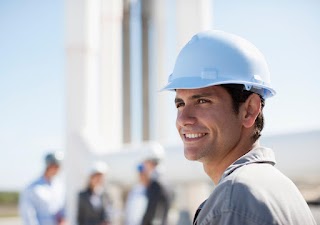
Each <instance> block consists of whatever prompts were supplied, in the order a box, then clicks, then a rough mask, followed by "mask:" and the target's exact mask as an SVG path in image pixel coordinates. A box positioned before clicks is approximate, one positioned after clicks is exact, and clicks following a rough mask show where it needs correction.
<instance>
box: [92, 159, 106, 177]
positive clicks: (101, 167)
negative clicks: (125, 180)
mask: <svg viewBox="0 0 320 225" xmlns="http://www.w3.org/2000/svg"><path fill="white" fill-rule="evenodd" d="M108 169H109V167H108V165H107V163H105V162H103V161H96V162H94V163H93V164H92V166H91V168H90V172H89V173H90V175H93V174H98V173H99V174H105V173H107V172H108Z"/></svg>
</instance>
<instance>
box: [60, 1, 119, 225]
mask: <svg viewBox="0 0 320 225" xmlns="http://www.w3.org/2000/svg"><path fill="white" fill-rule="evenodd" d="M65 4H66V5H65V6H66V14H65V15H66V77H67V81H66V89H67V90H66V93H67V129H66V160H65V168H66V177H67V179H66V186H67V211H68V217H69V221H70V224H71V225H72V224H75V216H76V203H77V194H78V192H79V191H80V189H82V188H83V187H84V185H85V182H86V179H87V175H88V174H87V169H88V167H89V165H90V164H91V162H92V160H93V158H92V157H93V155H94V154H98V153H100V154H101V153H107V152H109V151H110V150H111V149H116V148H117V147H119V146H120V145H121V144H122V101H121V99H122V69H121V65H122V1H118V0H110V1H102V0H67V1H66V3H65Z"/></svg>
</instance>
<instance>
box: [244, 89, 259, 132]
mask: <svg viewBox="0 0 320 225" xmlns="http://www.w3.org/2000/svg"><path fill="white" fill-rule="evenodd" d="M241 111H242V124H243V126H244V127H246V128H250V127H252V126H253V125H254V123H255V120H256V118H257V117H258V115H259V113H260V112H261V100H260V97H259V95H257V94H251V95H250V96H249V97H248V99H247V100H246V101H245V103H244V104H243V105H242V107H241Z"/></svg>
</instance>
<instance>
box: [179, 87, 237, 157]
mask: <svg viewBox="0 0 320 225" xmlns="http://www.w3.org/2000/svg"><path fill="white" fill-rule="evenodd" d="M175 104H176V107H177V111H178V114H177V120H176V127H177V129H178V132H179V134H180V136H181V139H182V141H183V143H184V154H185V157H186V158H187V159H189V160H198V161H201V162H214V161H216V162H217V161H219V160H223V158H224V157H225V156H226V155H227V154H228V153H230V152H231V151H232V150H233V149H234V148H235V147H236V145H237V143H239V140H240V137H241V129H242V125H241V120H240V119H239V116H238V115H236V114H235V113H234V111H233V108H232V99H231V96H230V95H229V94H228V92H227V91H226V90H225V89H224V88H222V87H220V86H211V87H207V88H200V89H178V90H176V99H175Z"/></svg>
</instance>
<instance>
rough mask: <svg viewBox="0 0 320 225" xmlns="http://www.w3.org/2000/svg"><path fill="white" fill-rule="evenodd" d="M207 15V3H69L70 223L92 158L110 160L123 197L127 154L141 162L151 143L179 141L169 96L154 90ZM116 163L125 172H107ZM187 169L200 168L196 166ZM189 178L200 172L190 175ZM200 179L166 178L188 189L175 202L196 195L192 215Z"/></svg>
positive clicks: (202, 185) (207, 23) (205, 25)
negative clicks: (136, 157)
mask: <svg viewBox="0 0 320 225" xmlns="http://www.w3.org/2000/svg"><path fill="white" fill-rule="evenodd" d="M212 11H213V10H212V1H211V0H187V1H185V0H174V1H171V0H170V1H169V0H165V1H164V0H80V1H78V0H77V1H76V0H67V1H66V10H65V15H66V16H65V17H66V60H67V61H66V68H67V70H66V74H67V137H66V142H67V146H66V149H67V152H66V161H65V165H66V176H67V179H66V180H67V187H68V189H67V190H68V193H67V196H68V199H67V201H68V202H67V203H68V215H69V217H70V218H69V219H70V222H71V224H74V223H75V211H76V208H75V207H76V197H77V193H78V192H79V190H80V189H81V188H82V187H83V184H84V182H85V177H86V170H87V169H88V167H89V165H90V163H91V162H92V161H93V160H94V159H95V158H97V157H98V158H100V159H101V158H105V159H106V160H107V159H111V158H112V159H113V160H112V162H111V161H110V160H109V161H108V163H109V164H112V165H111V166H110V167H111V170H110V176H111V177H110V181H111V182H112V181H114V182H113V183H116V188H115V190H114V191H113V196H114V197H115V198H117V199H119V200H121V199H122V191H123V190H122V189H123V188H122V186H121V185H122V182H121V181H123V182H124V181H126V180H128V179H126V177H130V174H128V173H130V171H133V170H134V167H133V166H134V165H131V164H124V163H126V162H128V159H130V157H132V156H133V155H132V154H130V152H135V154H134V155H135V156H140V155H141V157H142V156H143V154H144V153H143V152H149V151H153V150H154V148H156V147H155V146H157V144H155V143H160V144H161V145H170V144H169V143H172V142H174V141H175V140H176V141H177V140H178V134H177V132H176V129H175V127H174V126H175V125H174V124H175V123H174V117H175V111H174V110H175V109H174V104H173V98H172V95H170V94H169V93H165V94H164V93H160V94H159V93H158V90H159V89H160V88H161V86H163V85H164V84H165V83H166V81H167V77H168V75H169V73H170V71H171V69H172V68H173V64H174V59H175V57H176V55H177V53H178V51H179V50H180V48H181V47H182V45H183V44H185V42H186V41H187V40H188V39H190V37H191V35H193V34H194V33H196V32H199V31H201V30H205V29H210V28H212V20H213V19H212ZM170 102H172V104H170ZM150 141H153V142H152V143H150ZM124 144H125V145H124ZM175 149H176V148H175ZM177 151H180V152H178V154H176V152H177ZM177 151H174V150H173V151H171V152H170V153H169V154H172V157H168V158H170V159H171V160H173V162H171V163H173V164H175V165H176V166H177V170H176V171H177V172H179V171H180V170H179V169H178V168H183V166H185V165H184V163H186V161H184V160H180V159H179V157H180V158H181V159H183V155H182V152H181V148H178V149H177ZM124 152H126V153H127V154H123V153H124ZM118 154H120V155H121V157H118V156H117V155H118ZM111 155H112V156H111ZM173 156H177V157H178V158H173ZM131 159H132V158H131ZM137 160H138V159H137ZM129 161H130V162H133V161H134V160H129ZM180 162H181V164H179V163H180ZM167 163H168V164H170V162H167ZM117 165H126V166H127V167H126V168H127V170H123V173H121V172H119V169H114V171H118V172H119V173H118V174H117V175H115V174H116V173H114V174H113V175H112V171H113V168H114V167H116V166H117ZM130 166H132V167H133V168H130ZM168 166H170V165H168ZM188 167H189V169H191V171H201V166H200V165H199V164H187V168H188ZM194 168H195V169H194ZM173 174H174V173H173ZM201 174H202V173H201ZM194 177H197V179H199V178H201V175H200V176H197V173H196V172H195V173H194ZM202 177H203V180H202V181H201V182H196V184H192V182H187V183H186V179H187V180H188V179H189V180H190V177H184V176H183V173H182V174H179V173H177V174H176V175H175V177H171V178H172V180H180V183H181V184H182V183H183V184H187V185H183V187H184V188H180V189H181V190H180V191H179V192H178V193H180V194H179V196H177V199H185V200H186V199H188V198H190V196H192V195H188V192H190V191H194V189H195V188H196V189H197V193H198V194H197V196H195V197H193V198H198V199H189V200H188V202H189V203H190V204H187V205H186V204H184V206H183V207H187V210H189V211H193V210H194V208H196V207H197V205H198V203H199V202H201V201H202V200H203V198H204V196H206V195H207V194H208V193H207V179H206V178H205V176H202ZM115 181H117V182H115ZM190 181H191V180H190ZM181 187H182V186H181ZM176 188H179V184H178V183H176ZM202 189H203V191H202ZM201 193H203V197H202V194H201ZM188 205H190V206H188ZM180 206H181V207H182V205H180ZM180 206H179V204H178V208H179V207H180ZM118 207H120V208H121V205H119V206H118ZM178 210H179V209H178ZM117 223H118V224H121V221H120V220H119V221H117Z"/></svg>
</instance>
